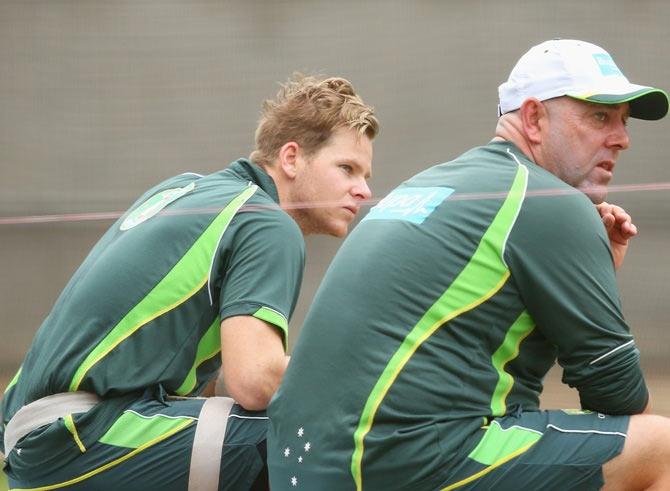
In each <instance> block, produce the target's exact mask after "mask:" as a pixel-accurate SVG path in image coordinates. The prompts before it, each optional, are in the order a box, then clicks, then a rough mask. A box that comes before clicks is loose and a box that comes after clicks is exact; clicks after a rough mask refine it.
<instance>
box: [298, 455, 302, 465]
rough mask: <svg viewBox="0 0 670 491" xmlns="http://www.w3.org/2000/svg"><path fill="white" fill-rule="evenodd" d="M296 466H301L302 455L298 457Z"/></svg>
mask: <svg viewBox="0 0 670 491" xmlns="http://www.w3.org/2000/svg"><path fill="white" fill-rule="evenodd" d="M298 464H302V455H301V456H300V457H298Z"/></svg>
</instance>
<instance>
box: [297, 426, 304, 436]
mask: <svg viewBox="0 0 670 491" xmlns="http://www.w3.org/2000/svg"><path fill="white" fill-rule="evenodd" d="M304 434H305V428H298V436H299V437H300V438H302V435H304Z"/></svg>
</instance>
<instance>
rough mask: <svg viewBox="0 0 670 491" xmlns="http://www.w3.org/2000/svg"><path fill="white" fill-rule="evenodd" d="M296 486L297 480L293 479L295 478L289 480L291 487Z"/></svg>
mask: <svg viewBox="0 0 670 491" xmlns="http://www.w3.org/2000/svg"><path fill="white" fill-rule="evenodd" d="M297 485H298V478H297V477H295V476H293V477H292V478H291V486H293V487H295V486H297Z"/></svg>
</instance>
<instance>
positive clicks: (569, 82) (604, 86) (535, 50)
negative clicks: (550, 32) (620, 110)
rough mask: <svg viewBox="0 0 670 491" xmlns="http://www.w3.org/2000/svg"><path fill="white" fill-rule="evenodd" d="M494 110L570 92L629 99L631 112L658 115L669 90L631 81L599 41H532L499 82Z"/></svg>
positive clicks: (607, 100) (602, 99)
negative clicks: (503, 80) (600, 45)
mask: <svg viewBox="0 0 670 491" xmlns="http://www.w3.org/2000/svg"><path fill="white" fill-rule="evenodd" d="M498 95H499V97H500V104H499V105H498V115H499V116H500V115H502V114H505V113H507V112H509V111H514V110H516V109H519V108H520V107H521V104H523V101H525V100H526V99H528V98H529V97H535V98H537V99H539V100H541V101H544V100H547V99H552V98H554V97H560V96H569V97H573V98H575V99H580V100H583V101H589V102H597V103H600V104H619V103H623V102H628V103H629V105H630V116H631V117H633V118H639V119H648V120H655V119H661V118H662V117H663V116H665V115H666V113H667V112H668V94H666V93H665V91H663V90H661V89H656V88H654V87H647V86H644V85H636V84H632V83H630V82H629V81H628V79H627V78H626V77H625V76H624V74H623V73H621V70H619V68H618V67H617V66H616V64H615V63H614V60H613V59H612V57H611V56H610V55H609V53H607V51H605V50H604V49H602V48H601V47H599V46H596V45H595V44H591V43H587V42H585V41H578V40H575V39H553V40H551V41H545V42H544V43H542V44H538V45H537V46H533V47H532V48H531V49H530V50H528V52H527V53H526V54H525V55H523V56H522V57H521V58H520V59H519V61H518V62H517V64H516V65H515V66H514V68H513V69H512V73H510V75H509V79H508V80H507V82H505V83H503V84H501V85H500V87H498Z"/></svg>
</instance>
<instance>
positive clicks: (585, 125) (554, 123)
mask: <svg viewBox="0 0 670 491" xmlns="http://www.w3.org/2000/svg"><path fill="white" fill-rule="evenodd" d="M544 105H545V108H546V109H547V113H548V125H547V126H546V128H545V131H544V135H543V140H542V155H543V163H544V165H543V167H545V168H546V169H547V170H548V171H550V172H551V173H553V174H555V175H556V176H558V177H559V178H560V179H562V180H563V181H565V182H567V183H568V184H570V185H571V186H574V187H576V188H578V189H580V190H581V191H583V192H584V193H585V194H586V195H588V196H589V198H590V199H591V201H593V202H594V203H596V204H597V203H601V202H602V201H604V200H605V198H606V197H607V189H606V186H607V185H608V184H609V182H610V180H611V179H612V173H613V171H614V167H615V165H616V161H617V158H618V157H619V152H620V151H621V150H625V149H627V148H628V146H629V144H630V140H629V138H628V131H627V129H626V121H627V119H628V114H629V109H628V104H627V103H625V104H612V105H610V104H594V103H590V102H584V101H580V100H576V99H571V98H570V97H560V98H557V99H552V100H549V101H545V102H544Z"/></svg>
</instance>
